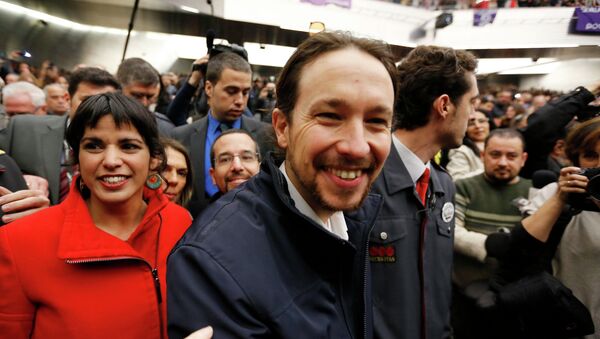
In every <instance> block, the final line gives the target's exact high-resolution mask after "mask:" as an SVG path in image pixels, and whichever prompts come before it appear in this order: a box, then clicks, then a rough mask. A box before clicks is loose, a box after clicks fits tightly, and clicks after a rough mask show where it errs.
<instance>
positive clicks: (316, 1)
mask: <svg viewBox="0 0 600 339" xmlns="http://www.w3.org/2000/svg"><path fill="white" fill-rule="evenodd" d="M300 1H301V2H309V3H311V4H313V5H317V6H325V5H329V4H333V5H337V6H340V7H344V8H350V7H352V0H300Z"/></svg>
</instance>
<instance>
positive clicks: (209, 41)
mask: <svg viewBox="0 0 600 339" xmlns="http://www.w3.org/2000/svg"><path fill="white" fill-rule="evenodd" d="M215 36H216V33H215V31H213V30H212V29H209V30H208V31H207V32H206V48H207V49H208V53H210V51H211V50H212V48H213V44H214V42H215Z"/></svg>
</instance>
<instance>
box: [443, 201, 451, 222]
mask: <svg viewBox="0 0 600 339" xmlns="http://www.w3.org/2000/svg"><path fill="white" fill-rule="evenodd" d="M452 218H454V204H453V203H451V202H447V203H445V204H444V207H442V220H444V222H450V220H452Z"/></svg>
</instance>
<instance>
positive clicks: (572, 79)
mask: <svg viewBox="0 0 600 339" xmlns="http://www.w3.org/2000/svg"><path fill="white" fill-rule="evenodd" d="M598 83H600V59H576V60H569V61H563V62H561V63H560V64H559V65H558V67H557V68H556V69H555V70H554V71H553V72H552V73H550V74H546V75H535V76H522V78H521V83H520V84H519V88H521V89H528V88H531V87H535V88H540V87H543V88H547V89H553V90H558V91H565V92H566V91H569V90H572V89H574V88H575V87H577V86H585V85H592V84H598Z"/></svg>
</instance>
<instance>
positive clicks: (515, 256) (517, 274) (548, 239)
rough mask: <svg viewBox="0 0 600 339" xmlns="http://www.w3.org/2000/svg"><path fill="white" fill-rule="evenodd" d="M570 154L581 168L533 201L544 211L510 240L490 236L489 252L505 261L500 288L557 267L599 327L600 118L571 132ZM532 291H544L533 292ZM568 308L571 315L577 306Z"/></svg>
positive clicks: (571, 170)
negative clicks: (595, 170) (596, 172)
mask: <svg viewBox="0 0 600 339" xmlns="http://www.w3.org/2000/svg"><path fill="white" fill-rule="evenodd" d="M566 153H567V156H568V157H569V159H570V161H571V162H572V163H573V164H574V165H575V166H577V167H565V168H563V169H562V170H561V172H560V177H559V179H558V182H556V183H552V184H549V185H547V186H546V187H544V188H543V189H541V191H540V192H538V196H536V197H535V198H534V199H533V200H532V203H533V204H534V205H536V206H535V207H539V209H537V211H536V212H535V213H533V214H532V215H530V216H529V217H527V218H525V219H524V220H523V221H522V222H521V225H519V226H518V227H516V228H515V229H513V231H512V232H511V234H510V236H508V235H500V234H496V235H494V236H492V235H490V237H488V241H487V242H486V249H487V250H488V253H490V255H493V256H495V257H497V258H498V259H499V260H500V263H501V266H500V268H501V269H500V271H499V272H498V277H497V279H496V281H495V283H496V284H497V285H501V286H506V285H507V284H509V283H513V282H515V281H517V280H519V279H521V278H523V277H527V276H532V275H533V274H535V273H538V272H541V271H543V270H544V269H548V268H550V267H551V271H552V273H553V275H554V277H556V278H557V279H558V281H560V282H561V283H562V284H564V286H566V287H567V288H569V289H570V290H572V292H573V295H574V296H575V297H577V299H579V300H580V301H581V302H582V303H583V304H584V305H585V306H586V307H587V308H588V310H589V312H590V314H591V316H592V321H593V323H594V326H595V327H596V328H597V329H598V328H600V285H599V284H598V281H599V280H600V265H598V258H599V257H600V227H599V226H600V200H598V199H599V198H600V194H599V193H600V192H598V188H599V185H598V184H599V183H600V176H598V175H597V174H596V175H594V173H593V170H592V171H590V170H589V169H591V168H598V167H600V117H597V118H594V119H591V120H588V121H586V122H584V123H582V124H580V125H578V126H577V127H575V128H574V129H573V130H572V131H571V132H570V133H569V135H568V136H567V139H566ZM586 169H587V171H585V170H586ZM528 292H529V294H532V293H537V292H538V290H536V289H533V288H532V289H530V291H528ZM525 296H526V297H528V295H525ZM558 299H559V298H558V297H557V300H558ZM563 310H567V311H569V312H570V311H571V308H563ZM567 314H569V313H567ZM570 315H573V313H572V312H571V313H570ZM579 320H582V318H581V317H580V318H574V321H575V322H577V321H579ZM546 321H547V325H546V327H548V328H550V327H553V326H556V324H552V321H551V319H546ZM582 324H585V321H582ZM584 333H585V332H584ZM580 334H581V333H580ZM589 338H598V336H597V335H596V336H594V335H592V336H590V337H589Z"/></svg>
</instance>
